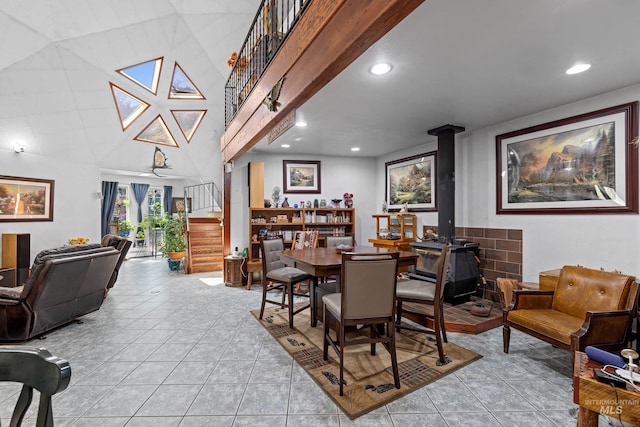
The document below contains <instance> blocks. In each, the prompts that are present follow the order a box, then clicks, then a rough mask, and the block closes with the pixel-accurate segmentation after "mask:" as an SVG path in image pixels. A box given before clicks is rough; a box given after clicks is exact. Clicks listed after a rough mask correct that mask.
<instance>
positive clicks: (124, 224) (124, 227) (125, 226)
mask: <svg viewBox="0 0 640 427" xmlns="http://www.w3.org/2000/svg"><path fill="white" fill-rule="evenodd" d="M133 228H134V227H133V224H131V222H130V221H128V220H126V219H125V220H123V221H120V222H119V223H118V230H120V231H131V230H133Z"/></svg>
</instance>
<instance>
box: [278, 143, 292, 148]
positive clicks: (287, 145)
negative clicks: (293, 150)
mask: <svg viewBox="0 0 640 427" xmlns="http://www.w3.org/2000/svg"><path fill="white" fill-rule="evenodd" d="M280 147H282V148H289V147H291V146H290V145H289V144H281V145H280Z"/></svg>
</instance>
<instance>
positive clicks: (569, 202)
mask: <svg viewBox="0 0 640 427" xmlns="http://www.w3.org/2000/svg"><path fill="white" fill-rule="evenodd" d="M637 136H638V102H637V101H636V102H632V103H628V104H623V105H618V106H615V107H610V108H605V109H602V110H598V111H593V112H590V113H586V114H581V115H578V116H573V117H569V118H565V119H561V120H556V121H553V122H549V123H544V124H541V125H537V126H533V127H529V128H526V129H521V130H517V131H514V132H509V133H505V134H501V135H497V136H496V156H497V159H496V165H497V167H496V187H497V188H496V196H497V197H496V201H497V203H496V205H497V206H496V213H498V214H600V213H638V153H637V148H636V147H634V146H633V145H632V144H631V141H632V140H633V139H634V138H636V137H637Z"/></svg>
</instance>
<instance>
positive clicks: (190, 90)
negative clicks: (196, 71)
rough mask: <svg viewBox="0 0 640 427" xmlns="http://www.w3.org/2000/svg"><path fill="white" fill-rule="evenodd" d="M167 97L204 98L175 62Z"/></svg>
mask: <svg viewBox="0 0 640 427" xmlns="http://www.w3.org/2000/svg"><path fill="white" fill-rule="evenodd" d="M169 99H205V97H204V96H203V95H202V93H200V91H199V90H198V88H197V87H196V85H194V84H193V82H192V81H191V80H190V79H189V77H187V75H186V74H185V72H184V71H183V70H182V68H180V66H179V65H178V63H177V62H176V65H175V66H174V67H173V78H172V79H171V88H170V90H169Z"/></svg>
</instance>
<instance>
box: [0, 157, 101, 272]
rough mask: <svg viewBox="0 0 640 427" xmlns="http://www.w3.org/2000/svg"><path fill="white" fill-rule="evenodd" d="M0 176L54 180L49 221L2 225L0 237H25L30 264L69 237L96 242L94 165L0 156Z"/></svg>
mask: <svg viewBox="0 0 640 427" xmlns="http://www.w3.org/2000/svg"><path fill="white" fill-rule="evenodd" d="M0 165H1V168H0V169H1V170H2V172H1V174H2V175H9V176H18V177H27V178H42V179H52V180H54V181H55V182H54V194H53V221H42V222H41V221H38V222H2V223H0V234H1V233H29V234H30V235H31V260H33V257H34V256H35V255H36V254H37V253H38V252H39V251H41V250H43V249H48V248H53V247H57V246H61V245H63V244H65V243H66V241H67V239H68V238H69V237H77V236H85V237H89V238H90V239H91V241H92V242H96V241H98V242H99V241H100V203H101V201H100V199H99V198H98V195H97V193H98V192H99V191H101V180H100V173H99V171H98V170H97V169H96V168H95V166H94V165H85V164H83V163H72V162H66V161H64V160H60V159H56V160H55V161H53V160H51V159H50V158H48V157H45V156H40V155H35V154H29V153H28V152H25V153H14V152H10V151H2V152H0Z"/></svg>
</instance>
